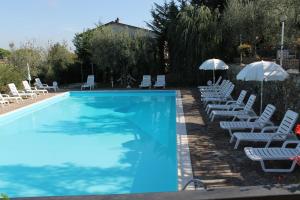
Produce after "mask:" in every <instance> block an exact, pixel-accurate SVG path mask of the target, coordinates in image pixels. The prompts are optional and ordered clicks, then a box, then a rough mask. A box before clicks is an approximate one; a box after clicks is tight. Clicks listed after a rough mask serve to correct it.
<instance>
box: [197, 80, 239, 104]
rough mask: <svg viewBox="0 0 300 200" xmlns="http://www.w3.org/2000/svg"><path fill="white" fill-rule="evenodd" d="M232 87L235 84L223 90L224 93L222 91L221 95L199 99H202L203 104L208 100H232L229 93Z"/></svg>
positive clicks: (220, 101)
mask: <svg viewBox="0 0 300 200" xmlns="http://www.w3.org/2000/svg"><path fill="white" fill-rule="evenodd" d="M234 87H235V86H234V85H233V84H231V85H230V87H228V88H227V90H225V91H224V93H222V95H220V96H215V97H204V98H201V101H203V103H204V106H206V105H207V104H208V103H210V102H216V103H222V102H226V101H228V100H232V97H231V94H232V92H233V89H234Z"/></svg>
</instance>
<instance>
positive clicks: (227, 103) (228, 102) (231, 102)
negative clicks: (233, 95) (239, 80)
mask: <svg viewBox="0 0 300 200" xmlns="http://www.w3.org/2000/svg"><path fill="white" fill-rule="evenodd" d="M235 103H236V101H227V102H226V105H229V104H235Z"/></svg>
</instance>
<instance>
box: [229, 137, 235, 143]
mask: <svg viewBox="0 0 300 200" xmlns="http://www.w3.org/2000/svg"><path fill="white" fill-rule="evenodd" d="M233 141H234V135H232V136H231V138H230V141H229V143H233Z"/></svg>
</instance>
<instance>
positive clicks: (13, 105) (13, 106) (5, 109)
mask: <svg viewBox="0 0 300 200" xmlns="http://www.w3.org/2000/svg"><path fill="white" fill-rule="evenodd" d="M56 94H59V93H48V94H46V95H38V97H37V98H36V99H31V98H29V99H25V100H23V101H22V102H20V103H10V104H9V105H8V106H4V107H0V114H3V113H7V112H10V111H13V110H15V109H18V108H21V107H24V106H27V105H30V104H32V103H35V102H38V101H41V100H44V99H47V98H49V97H52V96H54V95H56Z"/></svg>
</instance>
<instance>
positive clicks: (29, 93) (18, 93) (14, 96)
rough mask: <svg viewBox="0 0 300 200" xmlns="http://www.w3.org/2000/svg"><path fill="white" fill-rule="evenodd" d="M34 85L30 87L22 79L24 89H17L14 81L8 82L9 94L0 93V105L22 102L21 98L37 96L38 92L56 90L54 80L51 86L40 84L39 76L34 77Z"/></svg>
mask: <svg viewBox="0 0 300 200" xmlns="http://www.w3.org/2000/svg"><path fill="white" fill-rule="evenodd" d="M35 81H36V87H31V86H30V85H29V83H28V81H22V84H23V87H24V90H18V89H17V87H16V85H15V84H14V83H10V84H8V88H9V91H10V94H0V105H1V107H3V106H5V105H9V103H10V102H16V103H19V102H22V101H23V98H31V99H35V98H37V95H38V94H44V95H45V94H46V93H48V90H50V89H51V90H54V91H57V89H58V86H57V83H56V82H53V86H48V85H47V84H42V83H41V81H40V79H39V78H36V79H35Z"/></svg>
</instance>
